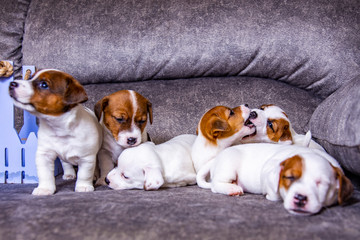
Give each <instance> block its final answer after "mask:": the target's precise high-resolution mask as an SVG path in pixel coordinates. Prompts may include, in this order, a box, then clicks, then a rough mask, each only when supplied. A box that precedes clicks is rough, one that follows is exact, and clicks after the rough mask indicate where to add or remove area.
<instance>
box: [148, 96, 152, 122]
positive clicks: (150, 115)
mask: <svg viewBox="0 0 360 240" xmlns="http://www.w3.org/2000/svg"><path fill="white" fill-rule="evenodd" d="M147 111H148V113H149V118H150V124H152V123H153V111H152V104H151V102H150V101H149V100H148V101H147Z"/></svg>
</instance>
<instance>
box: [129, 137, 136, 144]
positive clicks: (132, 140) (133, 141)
mask: <svg viewBox="0 0 360 240" xmlns="http://www.w3.org/2000/svg"><path fill="white" fill-rule="evenodd" d="M136 140H137V139H136V138H132V137H131V138H128V139H127V143H128V144H129V145H134V144H135V143H136Z"/></svg>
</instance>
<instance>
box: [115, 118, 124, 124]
mask: <svg viewBox="0 0 360 240" xmlns="http://www.w3.org/2000/svg"><path fill="white" fill-rule="evenodd" d="M114 118H115V120H116V121H118V123H124V122H125V119H124V118H123V117H120V118H117V117H114Z"/></svg>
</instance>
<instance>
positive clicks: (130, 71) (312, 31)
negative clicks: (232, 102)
mask: <svg viewBox="0 0 360 240" xmlns="http://www.w3.org/2000/svg"><path fill="white" fill-rule="evenodd" d="M359 32H360V4H359V2H358V0H346V1H343V0H334V1H326V0H314V1H301V0H298V1H286V0H280V1H268V0H259V1H238V0H222V1H218V0H183V1H178V0H134V1H130V0H113V1H111V0H92V1H87V0H73V1H65V0H47V1H42V0H32V1H31V4H30V7H29V11H28V15H27V20H26V25H25V34H24V39H23V45H22V53H23V56H22V57H23V63H24V64H31V65H36V66H37V67H39V68H58V69H61V70H64V71H66V72H69V73H70V74H72V75H74V76H75V77H76V78H77V79H78V80H79V81H80V82H82V83H83V84H88V83H99V82H119V81H138V80H149V79H174V78H194V77H210V76H224V77H225V76H237V75H240V76H241V75H243V76H254V77H262V78H271V79H277V80H280V81H284V82H287V83H289V84H292V85H295V86H298V87H301V88H304V89H308V90H310V91H312V92H313V93H315V94H317V95H319V96H322V97H326V96H328V95H329V94H331V93H332V92H333V91H335V90H336V89H338V88H339V87H340V86H341V85H342V84H344V83H346V82H348V81H350V80H351V79H352V78H354V77H355V76H357V75H359V74H360V68H359V65H360V48H359V46H360V34H359Z"/></svg>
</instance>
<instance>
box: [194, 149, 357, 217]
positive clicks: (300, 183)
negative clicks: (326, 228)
mask: <svg viewBox="0 0 360 240" xmlns="http://www.w3.org/2000/svg"><path fill="white" fill-rule="evenodd" d="M292 158H295V160H298V162H300V163H299V164H297V165H296V164H293V165H294V166H291V167H292V168H286V166H285V165H284V164H285V163H286V161H287V160H288V159H290V160H291V159H292ZM292 160H294V159H292ZM293 162H295V161H293ZM330 163H331V164H330ZM284 166H285V167H284ZM284 168H286V169H285V170H287V171H286V172H285V171H284V172H283V170H284ZM335 169H337V170H336V171H335ZM209 170H210V173H211V174H210V175H211V182H210V183H209V182H206V181H205V177H206V175H207V174H208V171H209ZM289 171H291V172H295V173H301V174H300V176H285V175H284V174H289ZM282 174H283V175H284V176H282ZM337 174H340V175H341V176H337ZM281 176H282V177H281ZM286 177H287V178H288V179H290V178H291V180H292V182H291V184H289V185H288V186H287V187H283V185H284V184H281V183H282V182H283V181H286V180H288V179H287V178H286ZM340 178H341V180H339V179H340ZM343 178H345V177H344V175H343V173H342V170H341V168H340V165H339V164H338V162H337V161H336V160H335V159H334V158H333V157H331V156H330V155H328V154H327V153H326V152H324V151H322V150H318V149H310V148H306V147H300V146H294V145H292V146H289V145H281V144H267V143H258V144H246V145H237V146H233V147H230V148H227V149H225V150H224V151H223V152H221V153H220V154H219V155H218V156H217V157H216V158H215V160H214V162H213V163H209V164H207V165H206V166H205V167H204V168H202V169H201V171H200V172H199V173H198V175H197V182H198V185H199V186H200V187H203V188H211V190H212V191H213V192H214V193H221V194H226V195H231V196H233V195H242V194H243V193H244V192H248V193H255V194H264V195H266V198H267V199H269V200H272V201H276V200H281V199H283V201H284V207H285V209H286V210H288V211H289V212H290V213H293V214H313V213H316V212H318V211H320V209H321V208H322V207H323V206H330V205H332V204H334V203H336V201H337V200H338V198H337V197H338V196H339V195H340V192H341V191H342V190H341V189H340V187H341V186H340V185H341V184H340V181H341V182H342V184H343V188H344V189H346V188H347V187H345V186H344V185H345V182H346V183H347V185H348V186H349V181H348V180H346V181H345V180H343ZM350 185H351V183H350ZM347 189H350V190H349V192H350V191H351V187H349V188H347ZM344 191H346V190H344ZM344 195H346V197H347V195H348V193H347V194H344ZM299 196H301V197H299ZM300 198H301V199H302V200H301V202H299V201H300V200H299V199H300Z"/></svg>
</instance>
